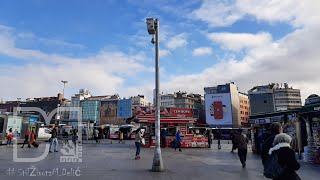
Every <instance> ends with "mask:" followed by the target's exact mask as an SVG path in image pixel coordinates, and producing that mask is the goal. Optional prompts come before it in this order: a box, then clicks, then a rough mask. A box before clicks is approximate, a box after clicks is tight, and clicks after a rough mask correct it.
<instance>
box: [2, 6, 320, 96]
mask: <svg viewBox="0 0 320 180" xmlns="http://www.w3.org/2000/svg"><path fill="white" fill-rule="evenodd" d="M318 7H320V1H314V0H303V1H301V0H184V1H180V0H170V1H169V0H168V1H165V0H163V1H157V0H139V1H136V0H68V1H49V0H29V1H17V0H2V1H0V82H1V87H0V99H3V100H16V99H17V98H22V99H25V98H32V97H44V96H55V95H56V94H58V93H62V91H63V84H62V83H61V80H67V81H68V83H67V84H66V88H65V96H66V97H67V98H70V97H71V96H72V95H73V94H76V93H78V91H79V89H82V88H86V89H88V90H89V91H90V92H91V93H92V94H93V95H110V94H116V93H117V94H119V95H120V97H130V96H135V95H138V94H144V95H146V97H147V98H148V100H149V101H152V92H153V89H154V87H155V80H154V79H155V75H154V74H155V68H154V63H155V60H154V59H155V55H154V54H155V47H154V45H153V44H152V43H151V38H152V36H150V35H149V34H148V32H147V27H146V18H148V17H153V18H158V19H159V27H160V30H159V37H160V40H159V43H160V92H163V93H173V92H176V91H179V90H180V91H186V92H188V93H199V94H203V93H204V92H203V88H204V87H208V86H216V85H219V84H225V83H228V82H231V81H232V82H235V84H236V85H237V86H238V88H239V90H240V91H241V92H248V90H249V89H251V88H252V87H254V86H256V85H265V84H269V83H273V82H275V83H279V84H280V83H288V84H289V86H290V87H291V86H293V88H298V89H301V95H302V99H303V100H304V99H305V98H307V97H308V96H309V95H310V94H320V83H319V82H320V76H319V75H318V74H319V69H320V51H319V50H318V49H319V48H318V46H319V43H320V35H319V32H320V11H319V10H318Z"/></svg>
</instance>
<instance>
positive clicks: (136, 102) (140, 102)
mask: <svg viewBox="0 0 320 180" xmlns="http://www.w3.org/2000/svg"><path fill="white" fill-rule="evenodd" d="M131 100H132V108H135V107H141V106H149V105H150V103H149V102H148V101H147V99H146V98H145V96H144V95H138V96H134V97H131Z"/></svg>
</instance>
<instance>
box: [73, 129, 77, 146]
mask: <svg viewBox="0 0 320 180" xmlns="http://www.w3.org/2000/svg"><path fill="white" fill-rule="evenodd" d="M77 133H78V130H77V129H76V128H74V129H73V130H72V142H73V144H74V145H76V144H77V139H78V135H77Z"/></svg>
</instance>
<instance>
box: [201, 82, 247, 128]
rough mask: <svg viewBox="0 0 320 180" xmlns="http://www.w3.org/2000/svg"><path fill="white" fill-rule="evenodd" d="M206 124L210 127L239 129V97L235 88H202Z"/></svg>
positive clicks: (220, 86) (222, 86) (230, 85)
mask: <svg viewBox="0 0 320 180" xmlns="http://www.w3.org/2000/svg"><path fill="white" fill-rule="evenodd" d="M204 92H205V95H204V98H205V112H206V123H207V124H208V125H209V126H211V127H240V126H241V118H240V112H241V111H240V97H239V92H238V88H237V86H236V85H235V84H234V83H233V82H231V83H227V84H225V85H218V86H215V87H205V88H204Z"/></svg>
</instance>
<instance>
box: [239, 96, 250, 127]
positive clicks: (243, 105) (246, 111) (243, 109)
mask: <svg viewBox="0 0 320 180" xmlns="http://www.w3.org/2000/svg"><path fill="white" fill-rule="evenodd" d="M239 100H240V102H239V105H240V110H239V111H240V123H241V125H244V124H247V123H248V122H249V116H250V102H249V96H248V95H247V94H244V93H241V92H239Z"/></svg>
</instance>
